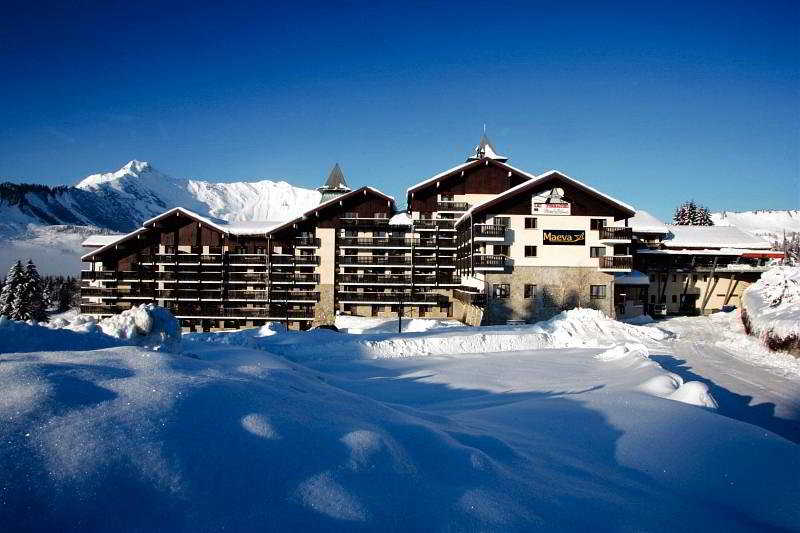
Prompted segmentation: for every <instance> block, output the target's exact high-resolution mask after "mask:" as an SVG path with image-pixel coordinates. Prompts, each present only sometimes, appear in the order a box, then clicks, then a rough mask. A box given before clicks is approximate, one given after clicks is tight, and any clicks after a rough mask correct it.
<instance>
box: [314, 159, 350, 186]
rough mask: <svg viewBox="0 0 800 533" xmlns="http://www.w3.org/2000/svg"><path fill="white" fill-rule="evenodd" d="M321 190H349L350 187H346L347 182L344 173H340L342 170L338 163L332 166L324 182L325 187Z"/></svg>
mask: <svg viewBox="0 0 800 533" xmlns="http://www.w3.org/2000/svg"><path fill="white" fill-rule="evenodd" d="M321 188H325V189H347V190H350V187H348V186H347V181H345V179H344V173H343V172H342V168H341V167H340V166H339V163H336V164H335V165H334V166H333V168H332V169H331V173H330V174H329V175H328V179H327V180H326V181H325V185H323V186H322V187H321Z"/></svg>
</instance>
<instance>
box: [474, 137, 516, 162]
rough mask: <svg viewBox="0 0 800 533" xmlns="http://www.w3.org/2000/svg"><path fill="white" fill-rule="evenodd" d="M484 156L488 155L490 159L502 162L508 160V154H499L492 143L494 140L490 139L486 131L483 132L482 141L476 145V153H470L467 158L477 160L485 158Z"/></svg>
mask: <svg viewBox="0 0 800 533" xmlns="http://www.w3.org/2000/svg"><path fill="white" fill-rule="evenodd" d="M484 157H488V158H489V159H494V160H496V161H500V162H502V163H505V162H506V161H508V158H507V157H506V156H503V155H498V154H497V150H495V149H494V145H493V144H492V141H490V140H489V137H487V136H486V132H485V131H484V132H483V135H481V140H480V142H479V143H478V145H477V146H476V147H475V153H474V154H472V155H470V156H469V157H468V158H467V161H475V160H476V159H483V158H484Z"/></svg>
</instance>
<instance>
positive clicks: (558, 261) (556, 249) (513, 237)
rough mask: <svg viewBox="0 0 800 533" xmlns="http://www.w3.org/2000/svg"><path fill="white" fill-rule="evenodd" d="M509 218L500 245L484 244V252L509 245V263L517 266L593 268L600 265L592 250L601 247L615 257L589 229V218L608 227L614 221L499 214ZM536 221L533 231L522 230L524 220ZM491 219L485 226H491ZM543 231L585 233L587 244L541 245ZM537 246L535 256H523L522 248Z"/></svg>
mask: <svg viewBox="0 0 800 533" xmlns="http://www.w3.org/2000/svg"><path fill="white" fill-rule="evenodd" d="M498 217H505V218H509V219H510V225H509V228H508V230H507V231H506V237H505V240H504V241H503V242H499V241H498V242H486V243H485V245H488V246H485V247H484V248H485V253H487V254H491V253H493V252H494V250H493V248H492V245H495V244H508V245H510V248H509V255H508V257H510V258H511V260H512V263H513V265H514V266H515V267H517V266H538V267H543V266H567V267H594V268H597V267H598V266H599V261H600V260H599V259H598V258H597V257H590V255H589V254H590V250H589V248H591V247H604V248H605V249H606V255H614V247H613V246H612V245H609V246H606V245H605V244H604V243H602V242H600V232H599V231H598V230H590V229H589V228H590V226H591V222H590V221H591V219H593V218H603V219H604V220H605V221H606V224H607V225H610V224H611V223H612V222H613V219H612V218H610V217H579V216H572V215H569V216H567V215H563V216H559V215H498ZM530 217H533V218H536V219H537V228H536V229H525V219H526V218H530ZM493 220H494V218H492V219H489V220H488V221H487V223H489V224H491V223H493ZM545 230H576V231H585V232H586V242H585V244H583V245H569V244H560V245H553V244H542V233H543V232H544V231H545ZM531 245H532V246H536V247H537V250H536V251H537V256H536V257H525V246H531Z"/></svg>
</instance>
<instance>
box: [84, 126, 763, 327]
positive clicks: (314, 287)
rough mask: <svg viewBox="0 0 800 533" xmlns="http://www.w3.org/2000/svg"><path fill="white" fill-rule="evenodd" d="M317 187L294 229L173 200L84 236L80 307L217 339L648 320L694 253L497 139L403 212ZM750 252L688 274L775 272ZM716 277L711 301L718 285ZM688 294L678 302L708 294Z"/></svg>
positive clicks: (365, 194) (375, 197)
mask: <svg viewBox="0 0 800 533" xmlns="http://www.w3.org/2000/svg"><path fill="white" fill-rule="evenodd" d="M319 190H320V192H321V193H322V200H321V203H320V204H319V205H318V206H315V207H314V208H312V209H310V210H308V211H306V212H305V213H303V214H302V215H301V216H299V217H297V218H295V219H293V220H290V221H287V222H282V223H274V222H242V223H224V222H219V221H215V220H210V219H208V218H206V217H202V216H200V215H198V214H196V213H192V212H190V211H188V210H186V209H183V208H179V207H176V208H174V209H170V210H168V211H166V212H165V213H163V214H161V215H159V216H157V217H154V218H152V219H150V220H147V221H145V222H144V223H143V225H142V227H141V228H139V229H137V230H136V231H134V232H132V233H129V234H127V235H124V236H117V237H113V238H108V237H105V236H104V237H101V238H90V239H88V240H87V241H86V243H85V244H86V245H87V246H88V247H90V248H91V251H90V252H89V253H87V254H86V255H85V256H84V257H83V260H84V261H86V262H87V263H88V265H89V268H88V269H87V270H84V271H83V272H82V276H81V278H82V292H81V296H82V306H81V309H82V312H84V313H89V314H94V315H97V316H105V315H110V314H113V313H118V312H120V311H122V310H124V309H127V308H130V307H131V306H133V305H137V304H140V303H144V302H154V303H157V304H159V305H162V306H164V307H166V308H168V309H170V310H171V311H172V312H173V314H175V315H176V316H177V317H178V318H179V319H180V321H181V323H182V325H183V326H184V327H186V328H192V329H199V330H206V331H209V330H214V329H220V328H238V327H252V326H258V325H261V324H263V323H265V322H267V321H283V322H286V324H287V325H288V326H289V327H291V328H295V329H307V328H309V327H312V326H315V325H320V324H330V323H332V322H333V321H334V318H335V315H336V314H337V313H349V314H355V315H360V316H382V317H391V316H397V315H398V314H402V315H403V316H412V317H437V318H442V317H454V318H457V319H459V320H462V321H464V322H465V323H467V324H473V325H478V324H497V323H506V322H509V321H520V322H523V321H524V322H532V321H535V320H539V319H542V318H547V317H549V316H552V315H553V314H555V313H557V312H559V311H561V310H563V309H567V308H571V307H576V306H582V307H593V308H597V309H600V310H602V311H604V312H605V313H607V314H608V315H610V316H621V317H630V316H636V315H637V314H641V313H643V312H645V311H646V310H647V306H648V305H649V303H652V302H658V301H666V302H667V303H669V302H670V301H671V300H672V299H673V295H674V294H675V293H676V290H677V289H675V290H673V289H674V287H673V289H671V288H670V287H671V286H670V285H669V284H670V283H678V285H680V283H679V282H677V281H674V282H670V281H669V280H670V279H672V277H675V276H676V275H677V274H678V270H676V268H678V266H677V265H678V261H677V260H676V259H675V257H674V256H678V255H681V254H677V253H676V252H675V250H676V249H678V248H676V247H678V246H681V245H685V244H686V243H685V242H684V241H682V240H681V234H680V230H672V229H671V228H672V227H671V226H670V227H667V226H664V225H663V224H661V223H660V222H658V221H657V220H656V219H655V218H654V217H651V216H649V215H647V214H646V213H643V212H640V213H636V211H635V209H634V208H633V207H632V206H630V205H628V204H625V203H623V202H621V201H619V200H617V199H614V198H612V197H611V196H608V195H607V194H604V193H602V192H600V191H599V190H597V189H595V188H593V187H591V186H589V185H587V184H585V183H583V182H581V181H578V180H576V179H574V178H571V177H569V176H567V175H566V174H564V173H561V172H558V171H555V170H553V171H550V172H546V173H544V174H541V175H533V174H529V173H527V172H524V171H522V170H519V169H517V168H514V167H512V166H511V165H509V164H508V158H506V157H504V156H502V155H499V154H498V153H497V151H496V150H495V148H494V146H493V145H492V143H491V142H490V141H489V139H488V138H487V137H486V136H485V135H484V136H483V137H482V138H481V140H480V142H479V143H478V145H477V146H476V147H475V149H474V151H473V152H472V153H470V155H469V157H468V158H467V160H466V161H465V162H463V163H461V164H460V165H457V166H455V167H453V168H451V169H449V170H446V171H444V172H440V173H438V174H436V175H434V176H432V177H430V178H428V179H425V180H423V181H421V182H419V183H417V184H415V185H413V186H411V187H409V188H408V190H407V197H406V201H407V207H406V208H405V209H403V210H398V208H397V206H396V204H395V200H394V199H393V198H391V197H390V196H388V195H386V194H384V193H382V192H381V191H379V190H376V189H374V188H371V187H360V188H358V189H355V190H353V189H351V188H350V187H349V186H348V184H347V181H346V179H345V176H344V173H343V172H342V170H341V168H340V167H339V165H338V164H337V165H336V166H334V168H333V170H332V171H331V173H330V175H329V176H328V179H327V180H326V181H325V183H324V185H323V186H322V187H320V189H319ZM630 223H633V224H632V225H630ZM675 231H678V233H675ZM728 244H730V243H728ZM748 246H749V248H748V249H749V251H746V250H745V248H741V249H740V250H744V251H743V252H742V253H739V254H738V255H734V256H726V255H724V254H723V253H722V252H720V253H717V254H716V255H707V256H706V255H703V254H702V253H695V254H693V255H691V256H690V255H685V257H695V256H696V257H700V256H702V258H700V259H698V258H695V259H692V260H691V263H690V264H691V265H695V266H693V267H692V268H700V267H699V265H700V264H701V263H702V262H703V261H705V260H706V258H711V260H712V261H713V264H712V265H711V267H712V268H713V269H714V271H713V273H710V275H711V278H713V279H716V278H715V276H717V277H719V276H721V275H722V274H723V268H737V267H731V266H730V263H731V261H730V260H727V259H726V258H729V257H735V258H737V259H736V261H737V262H740V263H741V262H742V261H745V262H748V261H749V262H750V263H752V261H754V260H755V261H761V262H762V264H763V261H764V260H766V258H767V257H768V256H767V255H765V254H764V248H763V243H761V244H760V245H759V246H755V245H754V244H753V243H750V245H748ZM753 248H757V249H758V250H759V252H758V253H759V254H760V255H758V257H757V258H754V257H753V255H752V254H753V253H754V251H753V250H752V249H753ZM670 250H672V251H670ZM717 250H718V251H719V250H722V248H718V249H717ZM725 252H726V253H727V249H726V250H725ZM745 252H746V253H745ZM665 257H666V258H667V259H666V262H665V259H664V258H665ZM681 257H683V256H681ZM714 257H716V259H713V258H714ZM682 260H683V259H682ZM703 264H705V263H703ZM742 264H744V263H742ZM748 264H749V263H748ZM681 265H683V266H681V267H680V268H686V265H685V261H684V263H681ZM723 265H724V266H723ZM634 267H635V268H634ZM739 268H743V267H739ZM680 272H683V271H680ZM697 272H699V271H697ZM740 274H741V273H740ZM663 275H666V276H667V277H666V278H664V279H666V281H663V283H662V281H661V280H662V278H663ZM653 276H655V277H653ZM675 279H677V278H675ZM681 279H683V278H681ZM692 279H694V278H692ZM699 279H700V278H698V280H699ZM742 279H743V278H741V277H737V280H738V282H741V281H742ZM692 283H694V282H692ZM697 283H700V282H699V281H697ZM711 283H712V284H713V285H714V286H713V287H712V288H709V289H708V291H706V292H709V293H714V291H717V292H719V289H717V288H716V285H717V284H718V283H715V282H713V281H712V282H711ZM654 284H655V285H654ZM678 285H675V287H678ZM737 286H740V285H737ZM692 287H694V288H693V289H692V290H689V289H686V288H684V290H683V292H682V293H681V294H682V296H681V298H682V300H681V301H689V299H691V298H692V296H691V295H692V294H695V293H696V292H697V290H700V294H704V293H703V290H704V289H703V288H702V286H701V285H696V286H695V285H693V286H692ZM727 292H728V291H726V297H724V298H723V300H724V301H729V300H730V299H731V297H728V296H727ZM729 292H731V294H736V295H738V294H739V293H737V292H736V288H735V287H734V288H733V289H730V287H729ZM654 297H655V298H656V299H655V300H654V299H653V298H654ZM698 299H699V297H698ZM709 301H710V302H711V306H712V308H713V306H715V305H717V303H718V302H717V300H715V299H713V297H712V296H709ZM670 309H672V307H671V308H670ZM680 309H682V308H680V306H678V307H676V308H675V310H676V312H677V311H679V310H680Z"/></svg>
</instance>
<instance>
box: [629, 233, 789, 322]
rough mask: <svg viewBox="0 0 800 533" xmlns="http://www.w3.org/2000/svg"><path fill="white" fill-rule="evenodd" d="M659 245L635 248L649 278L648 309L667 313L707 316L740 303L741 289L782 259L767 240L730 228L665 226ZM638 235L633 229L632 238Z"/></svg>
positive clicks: (639, 263) (637, 257)
mask: <svg viewBox="0 0 800 533" xmlns="http://www.w3.org/2000/svg"><path fill="white" fill-rule="evenodd" d="M665 227H666V228H667V233H666V234H664V236H663V237H662V238H661V239H660V240H659V241H653V240H650V237H649V235H651V234H648V237H647V239H648V240H647V241H643V244H642V245H641V246H639V249H637V250H636V253H635V258H636V261H635V263H636V267H637V268H639V269H640V270H642V271H643V272H646V273H647V274H648V275H649V280H650V286H649V289H648V305H649V306H657V305H658V306H661V307H660V309H661V310H662V312H664V311H665V312H667V313H670V314H695V313H709V312H715V311H718V310H720V309H721V308H722V307H724V306H729V305H734V306H739V305H740V298H741V296H742V294H743V292H744V290H745V289H746V288H747V287H749V286H750V284H751V283H753V282H755V281H756V280H758V278H759V276H760V275H761V273H762V272H764V271H765V270H767V268H768V264H769V263H770V262H771V261H772V260H774V259H780V258H782V257H783V252H780V251H775V250H772V249H771V245H770V243H769V242H767V241H765V240H764V239H761V238H760V237H755V236H753V235H751V234H749V233H745V232H744V231H742V230H740V229H739V228H736V227H734V226H678V225H667V226H665ZM636 234H637V231H636V229H635V228H634V236H635V237H636Z"/></svg>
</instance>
